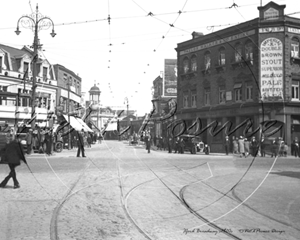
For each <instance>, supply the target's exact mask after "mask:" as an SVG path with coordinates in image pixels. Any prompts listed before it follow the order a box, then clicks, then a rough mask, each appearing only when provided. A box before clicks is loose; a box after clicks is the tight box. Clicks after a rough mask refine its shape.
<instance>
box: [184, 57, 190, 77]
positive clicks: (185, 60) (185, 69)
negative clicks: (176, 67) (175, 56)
mask: <svg viewBox="0 0 300 240" xmlns="http://www.w3.org/2000/svg"><path fill="white" fill-rule="evenodd" d="M189 69H190V68H189V59H188V58H185V59H184V60H183V72H184V73H188V71H189Z"/></svg>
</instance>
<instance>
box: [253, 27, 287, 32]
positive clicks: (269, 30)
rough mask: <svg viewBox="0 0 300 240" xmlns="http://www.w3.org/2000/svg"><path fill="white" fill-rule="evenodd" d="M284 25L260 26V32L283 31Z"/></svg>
mask: <svg viewBox="0 0 300 240" xmlns="http://www.w3.org/2000/svg"><path fill="white" fill-rule="evenodd" d="M283 31H284V27H267V28H260V29H259V33H271V32H283Z"/></svg>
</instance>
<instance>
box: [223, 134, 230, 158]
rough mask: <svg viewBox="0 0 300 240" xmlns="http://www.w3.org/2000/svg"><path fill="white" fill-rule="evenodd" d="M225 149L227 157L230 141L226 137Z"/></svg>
mask: <svg viewBox="0 0 300 240" xmlns="http://www.w3.org/2000/svg"><path fill="white" fill-rule="evenodd" d="M224 148H225V153H226V155H228V153H229V148H230V140H229V137H228V136H226V137H225V142H224Z"/></svg>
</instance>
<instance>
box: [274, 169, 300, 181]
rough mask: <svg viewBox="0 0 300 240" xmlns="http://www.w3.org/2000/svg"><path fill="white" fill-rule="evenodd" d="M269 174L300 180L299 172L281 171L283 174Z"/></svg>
mask: <svg viewBox="0 0 300 240" xmlns="http://www.w3.org/2000/svg"><path fill="white" fill-rule="evenodd" d="M271 174H277V175H280V176H286V177H293V178H299V179H300V172H292V171H283V172H271Z"/></svg>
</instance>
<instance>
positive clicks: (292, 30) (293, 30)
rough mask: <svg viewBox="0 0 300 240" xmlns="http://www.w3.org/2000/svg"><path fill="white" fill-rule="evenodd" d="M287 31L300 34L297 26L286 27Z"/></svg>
mask: <svg viewBox="0 0 300 240" xmlns="http://www.w3.org/2000/svg"><path fill="white" fill-rule="evenodd" d="M288 32H290V33H296V34H300V29H298V28H288Z"/></svg>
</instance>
